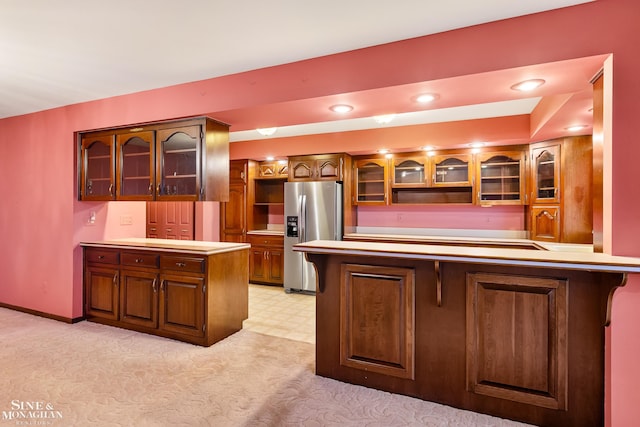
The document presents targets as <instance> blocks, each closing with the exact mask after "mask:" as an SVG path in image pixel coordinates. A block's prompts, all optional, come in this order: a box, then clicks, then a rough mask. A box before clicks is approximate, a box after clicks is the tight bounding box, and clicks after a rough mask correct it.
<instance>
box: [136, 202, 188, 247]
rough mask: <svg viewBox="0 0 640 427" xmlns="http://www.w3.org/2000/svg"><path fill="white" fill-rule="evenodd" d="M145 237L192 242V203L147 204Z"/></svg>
mask: <svg viewBox="0 0 640 427" xmlns="http://www.w3.org/2000/svg"><path fill="white" fill-rule="evenodd" d="M147 237H152V238H157V239H174V240H194V237H195V212H194V203H193V202H147Z"/></svg>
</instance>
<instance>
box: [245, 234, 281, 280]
mask: <svg viewBox="0 0 640 427" xmlns="http://www.w3.org/2000/svg"><path fill="white" fill-rule="evenodd" d="M248 243H250V244H251V251H250V255H249V281H250V282H251V283H261V284H267V285H279V286H282V284H283V280H284V237H283V236H264V235H250V236H248Z"/></svg>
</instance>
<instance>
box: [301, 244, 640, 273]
mask: <svg viewBox="0 0 640 427" xmlns="http://www.w3.org/2000/svg"><path fill="white" fill-rule="evenodd" d="M293 250H294V251H297V252H305V253H318V254H337V255H339V254H344V255H362V256H375V257H392V258H410V259H424V260H432V261H448V262H463V263H476V264H494V265H496V264H498V265H512V266H523V267H525V266H526V267H540V268H560V269H570V270H588V271H597V272H616V273H640V258H630V257H619V256H613V255H607V254H599V253H598V254H595V253H588V252H585V253H583V252H563V251H558V252H556V251H537V250H530V249H505V248H499V249H498V248H477V247H474V248H469V247H460V246H456V247H453V246H446V245H415V244H409V243H376V242H354V241H351V242H346V241H329V240H314V241H312V242H307V243H300V244H297V245H295V246H294V247H293Z"/></svg>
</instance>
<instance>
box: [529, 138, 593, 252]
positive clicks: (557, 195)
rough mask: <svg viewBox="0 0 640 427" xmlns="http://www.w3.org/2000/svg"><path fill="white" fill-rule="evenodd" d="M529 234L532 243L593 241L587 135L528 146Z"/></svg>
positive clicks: (591, 164)
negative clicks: (529, 165) (529, 158)
mask: <svg viewBox="0 0 640 427" xmlns="http://www.w3.org/2000/svg"><path fill="white" fill-rule="evenodd" d="M530 156H531V162H530V164H531V171H530V174H529V183H530V194H529V197H530V201H531V206H530V208H529V224H530V227H529V231H530V233H529V234H530V236H529V237H530V238H531V239H532V240H540V241H547V242H563V243H592V242H593V233H592V230H593V204H592V200H593V199H592V192H593V188H592V187H593V185H592V182H593V174H592V169H593V159H592V157H593V145H592V142H591V136H577V137H566V138H560V139H555V140H551V141H544V142H539V143H536V144H531V147H530Z"/></svg>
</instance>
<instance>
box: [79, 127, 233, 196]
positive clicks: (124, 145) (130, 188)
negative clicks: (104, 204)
mask: <svg viewBox="0 0 640 427" xmlns="http://www.w3.org/2000/svg"><path fill="white" fill-rule="evenodd" d="M78 139H79V141H80V150H79V157H80V158H79V168H78V170H79V193H78V197H79V199H80V200H185V201H187V200H189V201H196V200H215V201H225V200H227V197H228V186H229V176H228V167H227V164H228V162H229V127H228V126H227V125H225V124H223V123H219V122H216V121H214V120H212V119H209V118H206V117H198V118H193V119H185V120H179V121H171V122H159V123H146V124H141V125H138V126H135V127H123V128H114V129H104V130H100V131H91V132H80V133H79V138H78ZM116 147H117V149H116Z"/></svg>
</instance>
